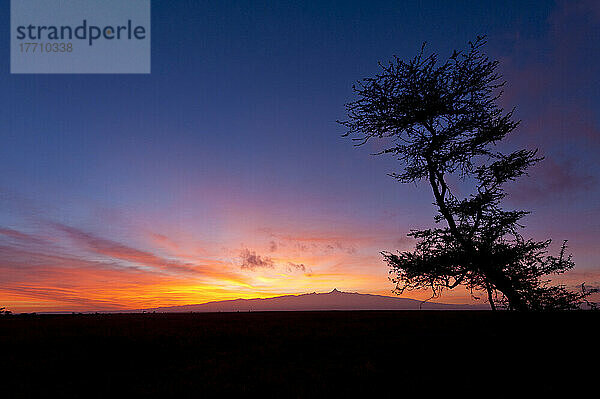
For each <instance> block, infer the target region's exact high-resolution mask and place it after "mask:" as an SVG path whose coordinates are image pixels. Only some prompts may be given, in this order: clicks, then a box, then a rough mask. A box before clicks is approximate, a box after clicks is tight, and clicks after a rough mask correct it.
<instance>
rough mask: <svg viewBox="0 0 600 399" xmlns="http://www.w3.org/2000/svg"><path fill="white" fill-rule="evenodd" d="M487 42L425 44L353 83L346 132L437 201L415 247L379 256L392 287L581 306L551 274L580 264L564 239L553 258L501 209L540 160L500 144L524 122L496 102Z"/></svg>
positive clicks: (521, 306) (517, 217) (508, 304)
mask: <svg viewBox="0 0 600 399" xmlns="http://www.w3.org/2000/svg"><path fill="white" fill-rule="evenodd" d="M485 43H486V39H485V38H484V37H478V38H477V40H475V41H474V42H469V46H468V49H467V50H466V51H454V52H453V54H452V55H451V56H450V57H449V58H447V59H446V60H445V61H443V62H440V61H439V60H438V58H439V57H438V55H437V54H435V53H431V54H429V55H426V54H425V44H424V45H423V46H422V47H421V50H420V52H419V53H418V54H417V55H416V56H415V57H414V58H412V59H410V60H408V61H404V60H402V59H400V58H398V57H394V58H393V59H392V60H391V61H390V62H388V63H386V64H383V63H380V64H379V65H380V67H381V71H380V73H379V74H377V75H376V76H374V77H371V78H366V79H363V80H361V81H359V82H357V84H355V85H354V86H353V89H354V92H355V95H356V96H357V99H356V100H354V101H352V102H350V103H348V104H346V111H347V119H346V120H344V121H341V122H340V123H341V124H342V125H344V126H345V127H346V128H347V132H346V133H345V136H351V137H352V139H353V140H355V142H356V145H358V146H361V145H364V144H365V143H367V142H368V141H370V140H373V139H378V140H379V141H381V142H382V143H384V144H386V145H385V148H384V149H383V150H382V151H381V152H379V153H378V154H379V155H381V154H389V155H392V156H394V157H396V158H397V160H398V161H400V165H401V169H400V170H399V171H397V172H394V173H391V174H390V175H391V176H392V177H394V178H395V179H396V180H397V181H399V182H401V183H414V182H418V181H425V182H427V183H428V185H429V186H430V187H431V190H432V194H433V197H434V200H435V202H434V204H435V206H436V207H437V215H436V216H435V222H436V226H439V227H435V228H430V229H425V230H411V232H410V233H409V234H408V235H409V236H411V237H413V238H415V239H417V244H416V248H415V249H414V250H413V251H398V252H396V253H392V252H387V251H384V252H382V254H383V256H384V259H385V261H386V262H387V264H388V265H389V266H390V268H391V269H390V273H391V279H392V281H393V282H394V283H395V284H396V292H398V293H402V292H404V291H405V290H416V289H431V290H432V292H433V297H437V296H439V295H440V294H441V293H442V291H443V290H445V289H452V288H455V287H457V286H461V285H462V286H465V287H466V288H467V289H469V290H470V291H471V293H475V292H484V293H486V294H487V300H488V301H489V303H490V306H491V307H492V309H496V307H497V306H502V307H505V308H508V309H514V310H522V311H523V310H549V309H575V308H578V307H579V306H580V305H581V303H582V301H583V300H584V298H585V297H586V295H588V294H586V293H585V291H584V290H582V292H573V291H570V290H568V289H567V288H566V287H565V286H564V285H551V283H550V280H549V278H548V277H547V276H550V275H554V274H560V273H564V272H565V271H567V270H569V269H571V268H573V267H574V263H573V261H572V258H571V255H567V254H566V241H564V242H563V245H562V247H561V249H560V252H559V254H558V255H557V256H552V255H548V247H549V245H550V244H551V240H550V239H548V240H546V241H534V240H532V239H525V238H524V237H523V236H522V234H521V231H522V228H523V227H524V226H523V225H522V224H521V219H522V218H523V217H524V216H526V215H527V214H528V213H529V212H527V211H524V210H513V209H509V210H507V209H504V208H503V207H502V202H503V200H504V199H505V197H506V196H507V193H506V191H505V187H506V183H508V182H511V181H514V180H516V179H518V178H519V177H521V176H523V175H525V174H526V173H527V169H528V168H529V167H531V166H532V165H534V164H536V163H537V162H539V161H541V160H542V159H543V158H542V157H540V156H538V155H537V153H538V151H537V149H519V150H516V151H514V152H510V153H503V152H501V151H499V150H498V145H497V144H498V142H499V141H501V140H503V139H505V138H506V136H507V135H508V134H509V133H511V132H513V131H514V130H515V129H516V128H517V127H518V126H519V123H520V121H518V120H515V118H514V108H513V109H511V110H508V111H506V110H504V109H503V108H502V107H501V106H500V105H499V101H498V100H499V98H500V97H501V95H502V93H503V90H502V89H503V87H504V85H505V83H506V82H505V81H504V80H503V79H502V76H501V75H500V73H499V72H498V71H497V70H498V61H496V60H490V59H489V58H488V56H487V55H486V54H485V53H484V52H483V51H482V47H483V46H484V45H485ZM449 176H455V177H457V178H458V179H461V180H462V181H464V182H466V183H469V185H470V186H472V192H471V194H469V195H468V196H466V197H463V198H459V197H458V196H457V193H456V192H455V191H456V190H454V189H453V187H452V186H451V185H450V184H449V183H448V177H449Z"/></svg>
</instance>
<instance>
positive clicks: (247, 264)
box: [240, 248, 275, 270]
mask: <svg viewBox="0 0 600 399" xmlns="http://www.w3.org/2000/svg"><path fill="white" fill-rule="evenodd" d="M240 258H241V259H242V265H241V266H240V267H241V268H242V269H248V270H255V269H257V268H271V269H272V268H273V267H274V266H275V263H274V262H273V259H271V258H270V257H268V256H261V255H257V254H256V252H255V251H250V250H249V249H247V248H246V249H244V250H242V252H241V253H240Z"/></svg>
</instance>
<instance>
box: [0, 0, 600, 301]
mask: <svg viewBox="0 0 600 399" xmlns="http://www.w3.org/2000/svg"><path fill="white" fill-rule="evenodd" d="M192 3H194V2H192ZM317 3H318V2H315V3H314V4H313V5H311V6H306V7H305V8H302V7H300V6H298V7H295V6H292V5H289V4H288V6H289V7H287V6H286V7H284V8H281V7H280V6H273V8H272V9H268V10H264V13H261V14H260V17H259V16H258V15H259V14H257V13H256V12H254V11H252V10H250V9H246V8H245V6H240V7H239V8H238V7H234V6H231V5H218V4H217V3H215V4H213V5H203V6H202V7H200V6H197V5H189V7H188V6H186V7H180V8H177V7H171V5H170V4H169V2H162V4H157V5H153V11H152V18H153V31H152V73H151V74H149V75H140V76H135V75H105V76H104V75H79V76H77V75H61V76H53V75H31V76H29V75H10V74H9V73H8V66H7V65H6V63H3V64H2V65H3V66H2V71H1V73H0V85H1V87H2V90H1V91H0V119H1V120H2V125H1V126H0V137H1V140H2V146H0V171H1V173H0V307H6V308H7V309H10V310H12V311H13V312H17V313H18V312H83V311H107V310H125V309H142V308H153V307H159V306H172V305H185V304H198V303H204V302H208V301H217V300H227V299H236V298H267V297H273V296H278V295H287V294H303V293H310V292H328V291H331V290H332V289H334V288H337V289H338V290H340V291H348V292H360V293H371V294H379V295H390V296H391V295H394V294H393V293H392V290H393V288H394V287H393V285H392V283H391V282H390V281H389V279H388V268H387V267H386V265H385V263H384V262H383V259H382V256H381V251H396V250H409V249H411V248H413V246H414V241H412V240H410V239H408V238H407V237H406V234H407V233H408V232H409V231H410V230H411V229H413V228H426V227H427V226H432V225H433V222H432V220H433V215H434V213H435V208H434V206H433V205H432V199H431V192H430V189H429V188H428V187H427V186H426V185H417V186H414V185H402V184H399V183H396V182H395V181H394V179H392V178H391V177H389V176H388V175H387V174H388V173H390V172H393V171H395V170H396V169H397V162H396V161H395V160H394V159H393V157H389V158H385V157H374V156H371V155H370V154H371V153H373V152H376V150H377V148H376V147H375V146H376V145H374V146H373V147H369V146H365V147H360V148H358V149H357V148H355V147H354V146H353V145H352V144H353V143H352V142H351V141H350V140H349V139H347V138H342V137H341V135H342V133H344V129H343V128H342V127H341V126H339V125H338V124H337V123H336V120H338V119H343V118H344V108H343V105H344V103H346V102H347V101H349V100H351V96H352V92H351V86H352V83H353V82H355V81H356V80H358V79H361V78H363V77H365V76H371V75H373V74H374V73H376V72H377V71H378V69H377V68H378V65H377V61H380V60H386V59H389V58H390V57H391V56H392V55H393V54H396V55H398V56H400V57H401V58H404V57H412V56H413V55H414V54H415V51H417V49H418V48H419V47H420V45H421V42H423V41H428V42H429V43H431V45H432V46H433V48H434V49H435V50H436V51H439V52H441V53H442V54H446V53H448V54H451V50H452V49H453V47H454V46H456V44H457V43H458V44H461V45H462V44H463V43H467V42H468V40H471V39H472V36H473V35H474V34H479V33H481V32H486V33H487V34H488V36H489V38H490V39H489V46H488V47H489V48H488V50H489V51H490V53H491V54H492V55H493V56H494V57H497V58H498V59H499V60H501V70H502V72H503V74H504V76H505V77H506V79H507V81H508V82H510V85H509V87H507V90H506V95H505V97H503V98H502V101H503V102H505V103H506V104H505V106H506V107H509V108H512V107H513V106H516V107H517V113H518V117H519V119H522V120H523V123H522V125H521V126H520V127H519V130H518V134H515V136H514V137H511V140H513V139H514V141H513V142H512V143H515V144H519V145H526V146H535V147H539V148H540V151H541V153H542V154H543V155H544V156H546V157H547V161H546V162H544V163H542V164H541V165H540V166H539V167H536V168H535V170H533V171H532V173H531V177H530V178H529V179H524V182H522V183H516V184H514V185H513V186H512V187H511V196H510V197H509V206H510V207H515V208H519V209H526V210H531V211H532V213H531V215H530V216H528V217H527V219H526V223H527V228H526V230H525V231H526V233H527V234H528V235H531V236H533V237H534V238H536V239H546V238H552V239H553V240H554V242H555V243H556V245H554V244H553V247H552V249H553V250H557V249H558V246H557V245H558V244H560V243H561V242H562V240H563V239H568V240H569V251H570V252H572V253H573V259H574V261H575V263H576V265H577V267H576V269H575V270H574V271H573V272H572V273H568V274H567V275H565V276H561V277H560V278H559V279H558V280H557V281H560V282H564V283H565V284H567V285H570V286H577V285H579V284H580V283H581V282H586V283H587V284H588V285H590V286H592V287H594V286H600V265H599V264H598V262H597V260H598V259H600V247H599V246H598V243H597V241H598V239H599V238H600V224H599V223H598V220H597V216H598V214H599V212H600V206H599V203H598V197H599V195H600V189H599V185H598V178H599V177H600V176H599V173H598V170H600V169H599V167H600V165H599V163H598V162H599V158H598V156H597V154H598V151H599V150H600V141H599V137H600V113H599V108H598V107H597V104H598V103H599V101H600V94H599V93H600V88H599V87H598V79H597V72H598V67H597V65H598V62H597V57H598V55H597V52H596V51H595V49H593V48H592V46H596V47H597V41H596V42H594V43H592V44H590V37H592V34H591V33H590V32H596V33H597V27H598V23H599V22H600V10H599V8H598V5H597V3H596V2H581V3H577V5H575V4H574V3H573V4H572V3H571V2H558V4H557V5H554V2H547V3H545V6H544V7H542V6H539V5H538V6H537V7H536V8H535V10H533V9H532V7H530V6H528V5H523V4H520V3H517V2H515V4H514V7H513V8H510V7H508V8H506V6H500V5H497V4H491V2H486V3H487V4H485V5H480V4H479V2H473V6H472V7H470V8H469V10H468V12H466V13H465V12H464V10H463V9H461V8H460V7H458V6H457V5H453V4H450V3H452V2H448V3H447V4H444V3H442V2H440V4H439V6H440V7H441V8H442V9H441V10H438V11H437V12H435V13H433V12H430V11H422V10H418V9H417V8H416V6H414V4H413V5H406V6H404V5H403V6H402V7H400V6H399V5H398V4H396V3H397V2H391V3H389V4H388V3H386V5H385V6H382V7H381V8H380V9H379V8H378V9H377V10H372V9H370V8H368V7H366V6H365V5H364V4H363V5H359V4H352V5H350V4H348V5H347V8H346V9H344V10H338V9H336V7H337V6H333V5H329V6H327V7H325V6H324V8H319V6H318V5H317ZM3 7H4V6H3ZM205 7H211V9H210V10H206V9H205ZM212 7H214V9H213V8H212ZM490 7H491V8H494V7H496V8H498V7H499V8H498V9H495V8H494V10H490V9H489V8H490ZM188 8H189V9H188ZM540 10H542V11H540ZM483 13H485V14H486V15H494V16H496V17H497V18H496V19H495V20H494V22H493V23H492V22H485V21H484V22H482V21H481V20H482V18H480V17H479V15H481V14H483ZM5 14H6V13H3V14H2V19H1V22H2V23H0V26H2V27H3V28H1V29H3V30H8V29H9V25H10V24H9V18H8V15H5ZM214 15H221V16H223V17H222V18H215V17H214ZM448 15H454V16H455V17H456V18H458V19H459V20H460V21H462V22H460V21H459V22H460V23H457V22H456V21H454V22H452V23H451V24H450V22H449V21H448V17H447V16H448ZM157 16H160V19H159V18H158V17H157ZM225 16H226V17H225ZM188 17H189V18H191V19H194V18H196V19H197V20H198V21H200V22H198V24H197V25H194V26H193V27H191V26H188V25H186V24H185V23H181V24H174V23H173V21H184V20H187V18H188ZM342 20H344V21H346V22H345V23H341V22H340V21H342ZM348 21H353V22H352V23H348ZM523 21H529V22H528V25H524V24H523ZM373 26H379V27H384V26H385V27H386V28H385V30H384V32H378V31H376V30H374V28H373ZM456 26H461V29H456ZM433 27H435V29H434V28H433ZM182 49H185V51H184V50H182ZM540 49H543V51H541V50H540ZM0 51H2V54H3V55H4V57H2V59H6V58H7V57H8V51H9V49H8V47H7V45H6V43H4V42H0ZM532 54H537V55H535V56H534V55H532ZM509 145H513V144H510V143H509ZM455 183H456V184H457V186H459V184H460V183H459V182H455ZM473 294H474V295H479V294H478V293H473ZM430 296H431V293H430V292H407V293H404V294H403V297H407V298H416V299H427V298H429V297H430ZM439 300H440V301H444V302H447V303H467V302H472V301H475V299H474V298H473V297H472V296H471V294H470V293H468V292H465V291H461V290H456V291H452V292H447V293H444V296H443V297H442V298H440V299H439Z"/></svg>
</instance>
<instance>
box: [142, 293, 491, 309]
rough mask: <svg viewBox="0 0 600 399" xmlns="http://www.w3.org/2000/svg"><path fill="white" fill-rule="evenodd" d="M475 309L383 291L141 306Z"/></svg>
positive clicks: (482, 306)
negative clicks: (404, 296)
mask: <svg viewBox="0 0 600 399" xmlns="http://www.w3.org/2000/svg"><path fill="white" fill-rule="evenodd" d="M419 309H423V310H478V309H487V306H485V305H465V304H459V305H456V304H446V303H437V302H423V301H419V300H415V299H407V298H398V297H390V296H383V295H371V294H359V293H351V292H342V291H338V290H337V289H333V291H331V292H327V293H315V292H313V293H312V294H301V295H284V296H278V297H273V298H265V299H261V298H256V299H233V300H227V301H215V302H207V303H202V304H198V305H182V306H169V307H159V308H151V309H143V311H146V312H250V311H311V310H419Z"/></svg>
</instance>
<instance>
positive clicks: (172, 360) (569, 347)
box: [0, 311, 600, 398]
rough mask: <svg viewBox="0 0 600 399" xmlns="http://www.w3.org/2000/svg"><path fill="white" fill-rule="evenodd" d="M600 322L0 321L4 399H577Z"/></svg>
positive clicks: (150, 317)
mask: <svg viewBox="0 0 600 399" xmlns="http://www.w3.org/2000/svg"><path fill="white" fill-rule="evenodd" d="M599 320H600V312H592V311H580V312H561V313H530V314H526V313H522V314H519V313H509V312H490V311H356V312H350V311H339V312H249V313H179V314H176V313H166V314H159V313H156V314H75V315H14V316H10V317H3V318H0V345H1V347H0V371H1V372H2V374H1V378H2V381H0V397H4V398H17V397H36V398H37V397H60V398H64V397H82V398H88V397H117V396H118V397H121V396H129V397H133V398H138V397H139V398H145V397H164V398H170V397H175V398H181V397H185V398H187V397H232V396H240V395H244V396H246V395H252V396H254V395H258V396H260V397H277V398H290V397H291V398H302V397H312V398H319V397H328V396H335V397H341V396H350V397H360V396H366V397H369V398H370V397H404V396H415V395H418V396H420V397H430V396H432V395H434V394H436V395H439V394H441V395H444V394H452V395H453V396H454V395H456V394H458V397H510V396H513V395H517V394H518V396H519V397H521V396H523V395H524V394H525V395H526V396H532V397H542V396H546V395H549V396H554V395H555V394H557V393H558V392H562V391H564V392H567V393H568V396H569V397H571V396H574V395H575V394H576V393H579V392H582V393H583V392H594V391H593V389H595V387H596V386H597V379H598V377H600V375H599V373H598V362H599V361H600V357H599V355H598V354H599V345H600V344H599V342H598V339H599V334H598V332H599V331H598V325H599V324H600V323H598V321H599ZM588 389H592V391H588ZM2 392H5V393H9V395H7V396H5V395H3V394H2ZM596 393H597V392H596Z"/></svg>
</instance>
